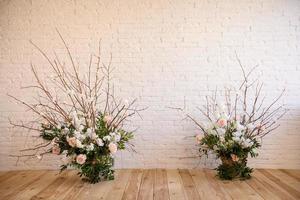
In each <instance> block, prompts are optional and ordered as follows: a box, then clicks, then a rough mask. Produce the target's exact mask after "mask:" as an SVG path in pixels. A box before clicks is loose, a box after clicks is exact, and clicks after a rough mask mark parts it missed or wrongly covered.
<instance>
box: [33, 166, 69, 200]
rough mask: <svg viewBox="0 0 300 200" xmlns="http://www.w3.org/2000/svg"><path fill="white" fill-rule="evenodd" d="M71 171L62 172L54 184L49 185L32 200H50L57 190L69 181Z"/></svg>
mask: <svg viewBox="0 0 300 200" xmlns="http://www.w3.org/2000/svg"><path fill="white" fill-rule="evenodd" d="M69 174H70V171H64V172H62V173H61V174H60V175H59V176H58V177H57V178H56V179H55V180H54V181H53V182H52V183H49V185H48V187H46V188H44V189H43V190H41V191H40V192H39V193H37V194H36V195H34V196H33V197H32V198H31V199H32V200H37V199H50V198H51V196H52V195H54V194H55V191H56V189H57V188H58V187H59V186H60V185H62V184H63V183H64V182H65V181H66V180H68V175H69Z"/></svg>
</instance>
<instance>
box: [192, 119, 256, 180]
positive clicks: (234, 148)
mask: <svg viewBox="0 0 300 200" xmlns="http://www.w3.org/2000/svg"><path fill="white" fill-rule="evenodd" d="M255 130H256V131H261V130H262V127H261V126H260V125H256V126H255V125H254V124H243V123H242V122H241V121H239V120H237V119H230V118H229V119H228V117H227V116H226V115H223V116H220V117H219V119H218V120H217V121H216V122H215V123H211V124H210V126H209V128H207V129H205V134H204V135H197V136H196V140H197V143H198V144H199V146H200V151H202V152H203V153H204V154H208V151H211V152H213V153H214V154H215V155H216V156H217V157H218V158H220V159H221V161H222V164H221V165H219V167H218V168H217V171H218V175H219V177H220V178H221V179H227V180H230V179H233V178H234V177H240V178H250V174H251V172H252V169H251V168H249V167H247V158H248V156H249V154H250V156H251V157H256V156H257V155H258V153H257V149H258V148H259V147H260V146H261V144H260V142H259V138H258V137H251V133H253V131H255Z"/></svg>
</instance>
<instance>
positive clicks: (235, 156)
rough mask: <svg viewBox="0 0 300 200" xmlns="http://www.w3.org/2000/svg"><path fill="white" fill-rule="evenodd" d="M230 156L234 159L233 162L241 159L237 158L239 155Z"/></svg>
mask: <svg viewBox="0 0 300 200" xmlns="http://www.w3.org/2000/svg"><path fill="white" fill-rule="evenodd" d="M230 156H231V159H232V161H233V162H237V161H239V157H237V155H235V154H231V155H230Z"/></svg>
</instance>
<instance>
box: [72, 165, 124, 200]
mask: <svg viewBox="0 0 300 200" xmlns="http://www.w3.org/2000/svg"><path fill="white" fill-rule="evenodd" d="M120 175H122V170H116V172H115V180H117V179H119V176H120ZM115 180H111V181H102V182H99V183H96V184H89V183H86V184H84V185H83V187H82V189H81V191H79V194H78V196H77V198H76V199H82V200H86V199H88V200H90V199H104V198H105V197H106V196H107V195H108V193H109V192H110V191H111V188H112V187H113V186H114V181H115Z"/></svg>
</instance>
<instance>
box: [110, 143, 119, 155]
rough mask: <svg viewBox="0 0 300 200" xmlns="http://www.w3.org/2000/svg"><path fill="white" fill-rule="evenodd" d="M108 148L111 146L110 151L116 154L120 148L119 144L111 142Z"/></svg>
mask: <svg viewBox="0 0 300 200" xmlns="http://www.w3.org/2000/svg"><path fill="white" fill-rule="evenodd" d="M108 148H109V151H110V153H112V154H115V153H116V152H117V150H118V147H117V145H116V144H114V143H109V145H108Z"/></svg>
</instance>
